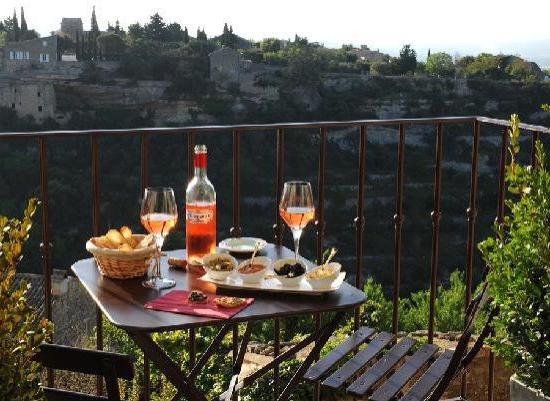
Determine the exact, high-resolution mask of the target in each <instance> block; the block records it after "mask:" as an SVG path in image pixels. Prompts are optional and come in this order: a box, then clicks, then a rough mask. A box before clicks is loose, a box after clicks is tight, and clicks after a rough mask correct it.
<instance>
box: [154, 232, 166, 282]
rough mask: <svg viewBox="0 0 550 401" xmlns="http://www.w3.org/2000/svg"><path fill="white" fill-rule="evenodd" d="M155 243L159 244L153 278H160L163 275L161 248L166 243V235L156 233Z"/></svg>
mask: <svg viewBox="0 0 550 401" xmlns="http://www.w3.org/2000/svg"><path fill="white" fill-rule="evenodd" d="M155 243H156V245H157V255H156V256H157V258H156V259H157V260H156V264H155V268H154V270H153V278H154V279H158V278H160V277H161V275H160V256H161V250H162V245H163V244H164V237H163V236H162V235H155Z"/></svg>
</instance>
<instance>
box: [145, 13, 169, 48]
mask: <svg viewBox="0 0 550 401" xmlns="http://www.w3.org/2000/svg"><path fill="white" fill-rule="evenodd" d="M144 29H145V36H146V37H147V38H148V39H150V40H154V41H157V42H162V41H165V40H166V39H167V33H168V32H167V30H166V23H165V22H164V20H163V18H162V17H161V16H160V15H159V13H155V14H153V15H151V17H150V19H149V23H148V24H147V25H145V27H144Z"/></svg>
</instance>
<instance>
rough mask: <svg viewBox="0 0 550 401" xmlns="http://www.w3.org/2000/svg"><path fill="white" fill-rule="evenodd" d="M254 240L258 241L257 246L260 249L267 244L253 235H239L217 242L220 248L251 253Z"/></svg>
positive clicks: (254, 243)
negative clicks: (238, 236)
mask: <svg viewBox="0 0 550 401" xmlns="http://www.w3.org/2000/svg"><path fill="white" fill-rule="evenodd" d="M256 242H259V243H260V246H259V248H258V250H259V251H261V250H262V249H263V248H265V246H266V245H267V242H266V241H265V240H263V239H261V238H254V237H240V238H227V239H224V240H223V241H222V242H220V243H219V244H218V246H219V247H220V248H221V249H224V250H226V251H229V252H232V253H252V252H254V247H255V246H256Z"/></svg>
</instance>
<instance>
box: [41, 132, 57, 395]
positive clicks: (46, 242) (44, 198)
mask: <svg viewBox="0 0 550 401" xmlns="http://www.w3.org/2000/svg"><path fill="white" fill-rule="evenodd" d="M38 149H39V154H40V155H39V158H40V160H39V164H40V202H41V203H42V243H41V244H40V245H41V246H40V248H41V251H42V272H43V275H44V315H45V318H46V319H48V320H50V321H51V320H52V299H51V294H52V270H51V265H50V227H49V213H48V154H47V149H46V138H45V137H38ZM54 381H55V379H54V374H53V370H52V369H49V368H48V369H47V383H48V386H49V387H53V386H54Z"/></svg>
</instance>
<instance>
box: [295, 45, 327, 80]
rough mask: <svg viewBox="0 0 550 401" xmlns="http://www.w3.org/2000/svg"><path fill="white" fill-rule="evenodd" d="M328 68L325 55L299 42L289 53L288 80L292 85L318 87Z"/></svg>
mask: <svg viewBox="0 0 550 401" xmlns="http://www.w3.org/2000/svg"><path fill="white" fill-rule="evenodd" d="M326 66H327V60H326V57H325V54H323V53H322V52H319V51H316V49H315V48H313V46H311V45H309V44H306V45H304V44H303V42H302V41H298V42H296V43H295V44H293V45H292V46H291V47H290V49H289V51H288V80H289V83H290V84H291V85H309V86H318V85H319V84H320V83H321V71H323V70H324V69H325V68H326Z"/></svg>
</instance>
